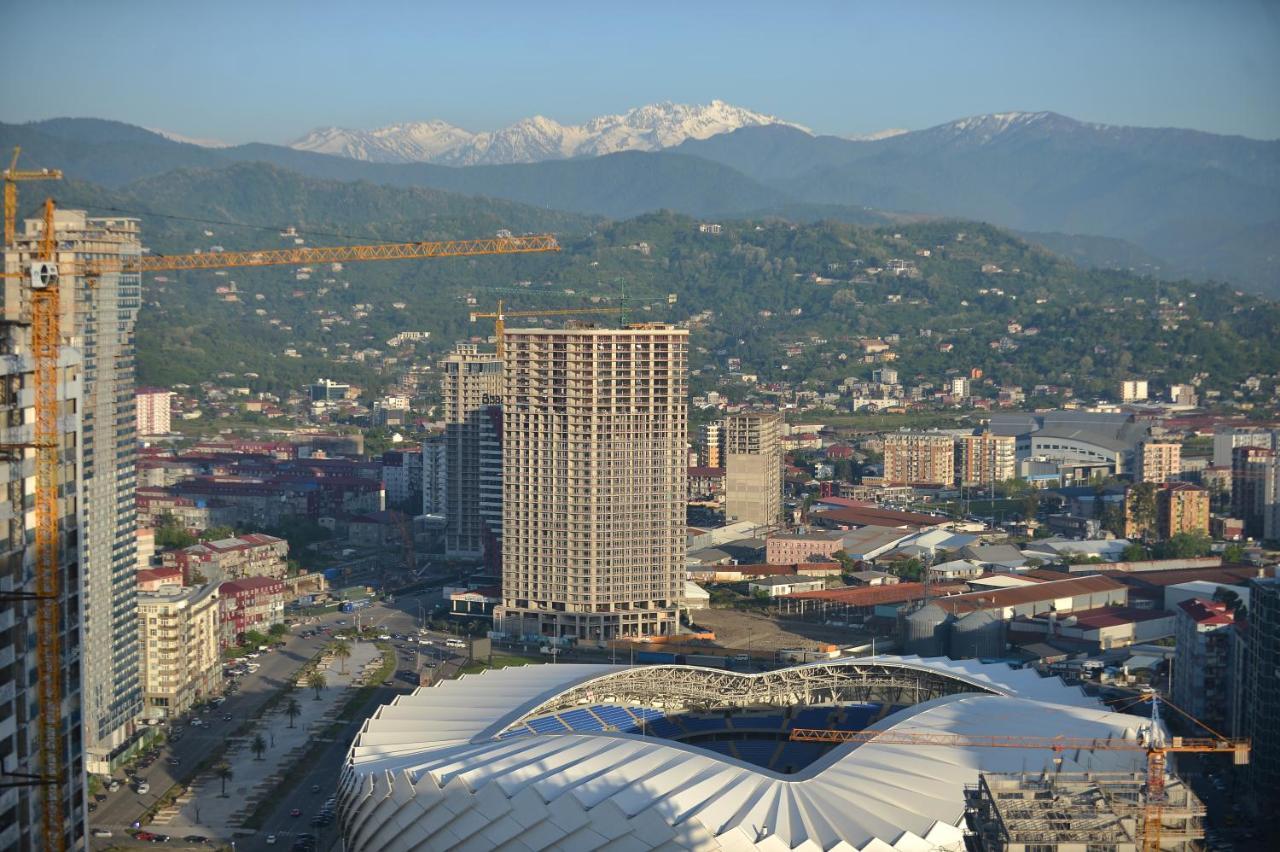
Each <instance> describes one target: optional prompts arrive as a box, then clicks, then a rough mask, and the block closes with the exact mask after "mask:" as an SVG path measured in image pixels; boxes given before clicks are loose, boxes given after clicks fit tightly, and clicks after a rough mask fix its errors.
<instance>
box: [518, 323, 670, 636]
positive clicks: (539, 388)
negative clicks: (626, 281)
mask: <svg viewBox="0 0 1280 852" xmlns="http://www.w3.org/2000/svg"><path fill="white" fill-rule="evenodd" d="M688 339H689V334H688V331H686V330H683V329H678V328H676V327H674V326H671V325H665V324H661V323H653V324H640V325H632V326H628V327H627V328H618V329H564V330H545V329H520V330H510V329H508V330H507V333H506V341H505V347H506V356H505V360H504V369H505V374H506V382H505V389H504V392H503V403H502V413H503V432H502V457H503V466H504V472H503V505H502V535H503V540H502V597H503V604H502V606H501V607H500V608H498V610H497V611H495V623H496V625H497V626H498V627H499V629H501V630H503V631H504V632H506V633H508V634H515V635H523V636H542V637H554V638H565V637H574V638H579V639H613V638H616V637H619V636H654V635H670V634H672V633H674V632H675V630H676V627H677V605H678V602H679V598H680V593H681V587H682V583H683V576H684V573H683V572H684V561H685V475H686V455H685V441H686V436H687V430H688V425H687V401H686V400H687V394H688Z"/></svg>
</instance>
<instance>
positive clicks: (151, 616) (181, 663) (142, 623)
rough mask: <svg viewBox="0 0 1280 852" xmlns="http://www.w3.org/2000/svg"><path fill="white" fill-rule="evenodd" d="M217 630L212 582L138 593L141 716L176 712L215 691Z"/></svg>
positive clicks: (217, 683) (218, 669)
mask: <svg viewBox="0 0 1280 852" xmlns="http://www.w3.org/2000/svg"><path fill="white" fill-rule="evenodd" d="M220 633H221V630H220V611H219V600H218V587H217V585H215V584H213V583H208V584H205V585H203V586H183V585H181V584H172V585H161V586H159V588H157V589H156V590H155V591H139V593H138V644H139V647H140V648H141V651H142V654H141V659H142V705H143V709H142V715H143V718H144V719H171V718H174V717H176V716H181V715H182V714H183V713H186V712H187V711H188V710H190V709H191V707H192V706H193V705H195V704H197V703H199V702H201V701H204V700H207V699H208V698H209V697H210V696H212V695H214V694H216V693H217V692H218V691H220V689H221V686H222V656H221V650H222V649H221V646H220V643H219V641H218V639H219V636H220Z"/></svg>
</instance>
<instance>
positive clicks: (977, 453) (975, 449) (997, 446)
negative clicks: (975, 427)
mask: <svg viewBox="0 0 1280 852" xmlns="http://www.w3.org/2000/svg"><path fill="white" fill-rule="evenodd" d="M1017 443H1018V442H1017V440H1016V439H1015V438H1014V437H1013V436H1012V435H993V434H991V433H990V432H979V433H978V434H976V435H961V436H960V437H959V438H956V441H955V453H956V461H955V471H956V481H957V484H959V485H962V486H965V487H968V488H980V487H985V488H994V487H995V484H996V483H997V482H1004V481H1006V480H1009V479H1013V478H1014V477H1016V476H1017V475H1018V448H1017Z"/></svg>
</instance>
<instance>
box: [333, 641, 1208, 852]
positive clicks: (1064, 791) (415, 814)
mask: <svg viewBox="0 0 1280 852" xmlns="http://www.w3.org/2000/svg"><path fill="white" fill-rule="evenodd" d="M1150 725H1151V721H1150V720H1149V719H1147V718H1143V717H1139V716H1134V715H1129V714H1123V713H1115V712H1111V711H1109V710H1108V709H1107V708H1106V707H1104V706H1103V705H1102V704H1100V703H1099V702H1097V701H1096V700H1095V699H1093V698H1091V697H1089V696H1087V695H1085V694H1084V693H1083V692H1082V691H1081V690H1080V689H1079V688H1078V687H1071V686H1068V685H1066V684H1064V683H1063V682H1062V681H1061V680H1060V679H1058V678H1044V677H1041V676H1040V675H1039V674H1037V673H1036V672H1035V671H1032V670H1020V669H1014V668H1012V667H1010V666H1008V665H1006V664H1003V663H990V664H987V663H981V662H977V661H973V660H967V661H952V660H949V659H946V658H919V657H884V656H880V657H863V658H844V659H837V660H828V661H822V662H817V663H806V664H803V665H797V666H792V667H790V668H784V669H780V670H777V671H771V672H766V673H762V674H741V673H734V672H727V671H723V670H718V669H710V668H701V667H697V666H685V665H655V666H636V667H626V666H610V665H570V664H558V665H535V666H525V667H517V668H507V669H502V670H496V671H488V672H485V673H484V674H480V675H472V676H466V677H463V678H460V679H459V680H457V681H446V682H443V683H441V684H439V685H437V686H434V687H428V688H422V689H418V690H417V691H415V692H414V693H413V694H411V695H405V696H400V697H398V698H397V699H396V700H395V701H393V702H392V703H391V704H388V705H385V706H383V707H382V708H380V709H379V710H378V711H377V712H376V713H375V715H374V716H372V717H371V718H370V719H368V720H367V721H366V722H365V723H364V725H363V726H362V728H361V731H360V733H359V734H358V735H357V737H356V739H355V741H354V743H353V744H352V746H351V749H350V751H349V753H348V756H347V761H346V764H345V768H344V770H343V774H342V778H341V781H340V785H339V793H338V802H339V804H338V808H339V816H340V820H341V830H342V834H343V838H344V841H345V844H346V846H345V848H346V849H348V850H354V852H372V851H373V850H410V849H413V850H451V849H458V850H463V849H465V850H496V849H511V850H534V849H566V850H567V849H583V850H586V849H608V850H615V849H617V850H645V849H671V850H676V849H690V850H755V849H766V850H784V849H787V850H789V849H804V850H831V849H838V850H871V852H890V850H911V852H917V850H920V852H922V851H923V850H928V849H949V850H957V852H959V850H963V849H965V848H966V838H968V840H969V842H970V844H971V846H975V847H976V846H980V845H981V841H982V839H983V838H984V837H985V838H987V840H989V841H990V842H989V843H987V846H986V848H993V847H994V848H1001V849H1011V850H1012V849H1018V848H1025V846H1032V845H1034V846H1037V847H1040V848H1044V849H1050V848H1054V849H1056V848H1059V845H1060V844H1061V848H1063V849H1067V848H1075V844H1076V843H1079V844H1081V845H1079V848H1080V849H1084V848H1085V846H1084V845H1083V844H1084V843H1085V842H1086V841H1087V842H1088V843H1091V844H1093V845H1097V844H1099V843H1101V844H1104V845H1105V846H1106V848H1108V849H1114V850H1117V852H1124V850H1126V849H1134V848H1136V846H1135V842H1136V841H1135V835H1136V833H1137V828H1136V826H1137V825H1139V824H1140V823H1141V819H1140V817H1139V814H1138V810H1139V808H1140V807H1141V805H1140V801H1141V799H1140V795H1139V794H1138V793H1135V790H1140V787H1141V783H1142V779H1143V772H1144V770H1145V760H1146V758H1145V753H1144V752H1143V751H1141V750H1140V749H1139V750H1131V751H1125V750H1111V749H1105V748H1100V749H1096V750H1095V749H1092V748H1091V749H1089V750H1067V751H1064V750H1060V749H1052V750H1051V749H1048V748H1036V749H1013V748H998V747H985V746H984V747H974V746H957V745H947V744H943V745H936V744H933V745H922V746H903V745H901V744H893V743H888V742H884V743H877V742H876V741H875V739H874V738H872V739H870V740H869V741H866V742H861V743H839V744H831V743H822V742H805V741H793V739H792V737H791V732H792V731H793V730H795V729H800V728H804V729H817V730H837V731H838V730H855V731H856V730H866V729H873V730H875V731H880V732H884V733H885V734H887V733H889V732H892V733H894V734H899V733H901V734H904V735H905V734H906V733H907V732H919V733H921V734H942V735H963V736H976V735H992V734H994V735H1004V736H1008V735H1015V736H1016V735H1024V736H1028V737H1037V736H1058V735H1060V736H1064V737H1079V738H1087V739H1089V740H1091V741H1112V740H1116V739H1120V738H1124V739H1127V740H1131V741H1137V740H1139V739H1141V738H1143V737H1147V736H1150V735H1151V731H1150ZM878 736H883V734H880V735H878ZM941 739H944V740H945V739H947V737H942V738H941ZM1059 779H1060V781H1061V784H1060V785H1059V783H1058V782H1059ZM1058 786H1060V787H1061V790H1060V795H1059V794H1058V793H1054V792H1053V791H1054V790H1055V789H1057V787H1058ZM1166 789H1167V790H1168V791H1169V795H1168V797H1167V804H1166V806H1165V819H1166V832H1165V835H1164V837H1165V839H1166V840H1167V841H1169V843H1168V845H1166V847H1165V848H1178V847H1179V846H1180V845H1182V844H1184V843H1185V842H1186V840H1189V839H1190V838H1192V837H1193V836H1198V835H1197V834H1196V826H1197V824H1198V822H1199V817H1200V816H1201V815H1202V814H1203V810H1202V808H1200V806H1199V803H1198V802H1197V801H1195V800H1194V797H1192V796H1190V794H1189V793H1188V792H1187V791H1186V789H1185V788H1184V787H1183V786H1182V785H1181V784H1179V783H1178V782H1177V781H1176V779H1171V780H1170V781H1169V783H1168V785H1167V788H1166ZM993 790H999V791H1002V792H1000V793H999V794H996V793H992V791H993ZM1011 790H1012V791H1013V792H1010V791H1011ZM1045 790H1048V791H1050V792H1049V793H1048V794H1045V792H1044V791H1045ZM1018 791H1021V793H1019V795H1023V796H1024V797H1025V799H1026V800H1027V803H1028V804H1026V805H1025V806H1020V807H1019V808H1017V809H1014V810H1011V809H1010V806H1008V805H1002V804H1001V802H999V801H995V800H994V799H996V798H999V799H1010V798H1012V797H1013V795H1014V793H1017V792H1018ZM984 797H985V799H984ZM1058 802H1061V803H1064V804H1062V806H1061V807H1058V806H1057V804H1055V803H1058ZM1070 802H1082V803H1083V804H1080V805H1079V806H1078V807H1076V808H1075V810H1074V811H1070V812H1069V804H1066V803H1070ZM1036 808H1040V810H1039V811H1037V810H1036ZM975 821H976V822H977V823H980V824H975ZM1019 832H1021V834H1019ZM1019 838H1022V840H1019ZM1180 838H1182V841H1181V842H1180ZM1093 845H1091V846H1090V848H1093Z"/></svg>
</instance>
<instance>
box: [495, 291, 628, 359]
mask: <svg viewBox="0 0 1280 852" xmlns="http://www.w3.org/2000/svg"><path fill="white" fill-rule="evenodd" d="M625 310H626V308H607V307H601V308H546V309H544V310H533V311H508V310H504V309H503V303H502V300H501V299H499V300H498V309H497V310H496V311H472V312H471V321H472V322H475V321H476V320H482V319H491V320H493V336H494V340H495V341H496V343H497V350H498V358H502V356H503V354H504V353H505V351H506V348H505V347H504V346H503V343H502V339H503V337H504V336H505V335H506V333H507V317H563V316H574V315H577V314H620V313H622V312H623V311H625Z"/></svg>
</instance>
